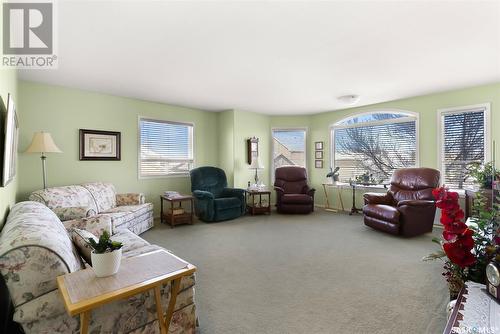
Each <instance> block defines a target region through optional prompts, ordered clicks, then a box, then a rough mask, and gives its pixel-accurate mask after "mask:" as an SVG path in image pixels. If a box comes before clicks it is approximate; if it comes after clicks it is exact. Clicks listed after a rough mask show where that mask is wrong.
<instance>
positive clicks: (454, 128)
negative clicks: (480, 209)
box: [440, 107, 486, 189]
mask: <svg viewBox="0 0 500 334" xmlns="http://www.w3.org/2000/svg"><path fill="white" fill-rule="evenodd" d="M485 119H486V108H484V107H480V108H474V109H469V110H460V111H449V112H442V113H441V148H440V149H441V155H440V156H441V164H442V167H441V170H442V173H443V176H442V177H443V183H444V184H446V185H447V186H448V187H450V188H457V189H462V188H463V187H464V186H469V185H472V184H473V180H472V179H471V178H470V177H469V174H468V168H469V166H470V164H471V163H472V162H479V163H483V162H484V160H485V153H486V150H485V147H486V122H485Z"/></svg>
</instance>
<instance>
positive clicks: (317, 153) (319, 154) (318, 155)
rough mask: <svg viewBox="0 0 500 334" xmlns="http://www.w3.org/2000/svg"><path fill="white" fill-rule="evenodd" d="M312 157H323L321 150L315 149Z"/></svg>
mask: <svg viewBox="0 0 500 334" xmlns="http://www.w3.org/2000/svg"><path fill="white" fill-rule="evenodd" d="M314 158H315V159H323V151H316V152H315V153H314Z"/></svg>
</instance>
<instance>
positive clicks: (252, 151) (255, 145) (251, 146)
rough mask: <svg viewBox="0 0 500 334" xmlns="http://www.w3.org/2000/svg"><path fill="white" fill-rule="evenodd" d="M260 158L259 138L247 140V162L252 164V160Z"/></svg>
mask: <svg viewBox="0 0 500 334" xmlns="http://www.w3.org/2000/svg"><path fill="white" fill-rule="evenodd" d="M258 156H259V138H255V137H252V138H249V139H247V162H248V164H251V163H252V159H253V158H255V157H258Z"/></svg>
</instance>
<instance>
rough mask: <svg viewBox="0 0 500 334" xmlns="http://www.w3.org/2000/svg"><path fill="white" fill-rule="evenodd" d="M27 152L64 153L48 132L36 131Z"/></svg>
mask: <svg viewBox="0 0 500 334" xmlns="http://www.w3.org/2000/svg"><path fill="white" fill-rule="evenodd" d="M25 152H26V153H62V151H61V150H60V149H59V147H57V146H56V144H55V143H54V140H53V139H52V136H51V135H50V133H48V132H43V131H42V132H35V134H34V135H33V140H32V141H31V145H30V146H29V147H28V149H27V150H26V151H25Z"/></svg>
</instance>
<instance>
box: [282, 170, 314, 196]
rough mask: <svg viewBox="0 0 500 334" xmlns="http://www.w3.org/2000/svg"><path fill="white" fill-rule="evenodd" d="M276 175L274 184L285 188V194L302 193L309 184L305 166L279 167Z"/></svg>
mask: <svg viewBox="0 0 500 334" xmlns="http://www.w3.org/2000/svg"><path fill="white" fill-rule="evenodd" d="M274 175H275V181H274V186H275V187H280V188H283V190H284V191H285V194H301V193H303V190H304V188H305V186H307V171H306V169H305V168H304V167H298V166H286V167H278V168H276V171H275V174H274Z"/></svg>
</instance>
